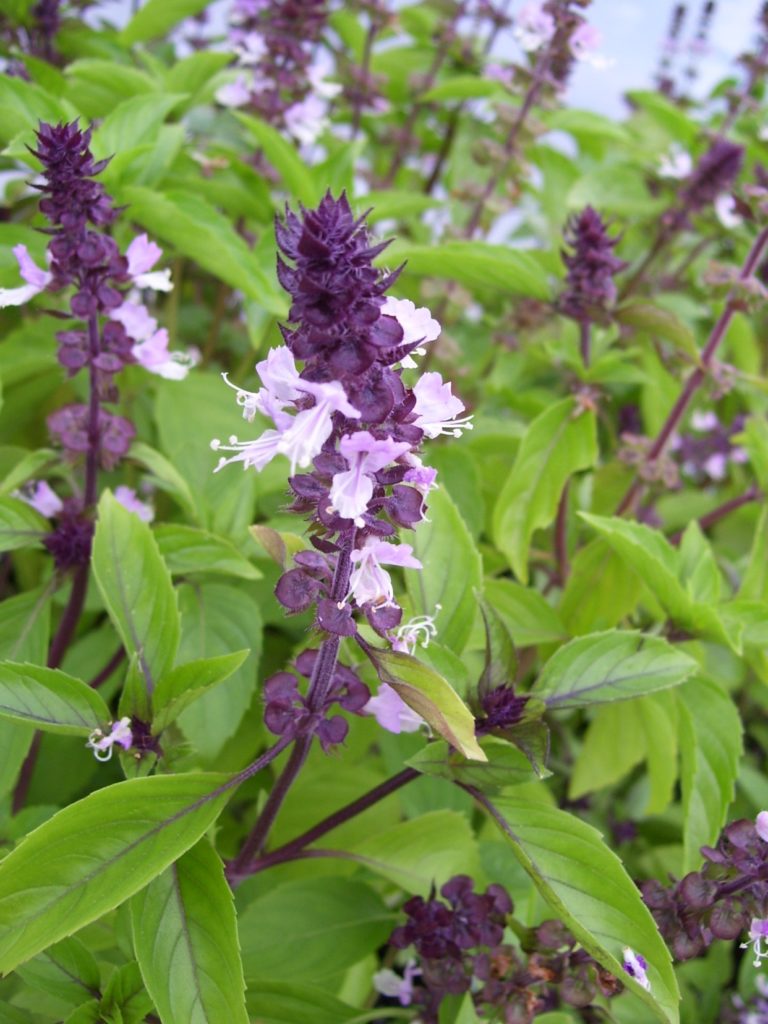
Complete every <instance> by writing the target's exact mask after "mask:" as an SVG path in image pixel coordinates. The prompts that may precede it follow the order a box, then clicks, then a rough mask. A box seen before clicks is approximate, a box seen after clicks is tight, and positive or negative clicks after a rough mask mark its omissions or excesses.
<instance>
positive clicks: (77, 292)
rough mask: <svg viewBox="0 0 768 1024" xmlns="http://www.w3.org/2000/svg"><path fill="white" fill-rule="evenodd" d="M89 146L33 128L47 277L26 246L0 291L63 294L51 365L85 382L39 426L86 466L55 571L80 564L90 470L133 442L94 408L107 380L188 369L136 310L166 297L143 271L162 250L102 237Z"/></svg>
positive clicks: (100, 196)
mask: <svg viewBox="0 0 768 1024" xmlns="http://www.w3.org/2000/svg"><path fill="white" fill-rule="evenodd" d="M90 140H91V130H90V129H88V130H86V131H82V130H81V129H80V128H79V127H78V124H77V122H76V121H75V122H72V123H71V124H58V125H50V124H45V123H41V125H40V128H39V130H38V132H37V148H36V149H35V150H33V151H32V152H33V153H34V155H35V156H36V157H37V159H38V160H39V161H40V163H41V164H42V174H43V183H42V184H40V185H36V186H35V187H36V188H38V189H39V191H40V192H41V193H42V196H43V198H42V199H41V200H40V210H41V212H42V213H43V214H44V215H45V217H46V218H47V220H48V221H49V222H50V224H51V225H52V226H51V228H49V229H48V231H47V234H48V235H49V236H50V241H49V244H48V250H47V260H48V267H47V269H46V270H43V269H42V268H41V267H39V266H37V264H36V263H35V262H34V260H33V259H32V257H31V256H30V254H29V252H28V250H27V248H26V246H24V245H18V246H16V247H15V248H14V250H13V252H14V255H15V257H16V260H17V262H18V264H19V270H20V273H21V277H22V279H23V280H24V282H25V284H24V285H22V286H20V287H18V288H10V289H0V307H4V306H17V305H21V304H22V303H25V302H27V301H29V300H30V299H31V298H33V297H34V296H35V295H37V294H39V293H41V292H49V293H57V292H61V291H64V290H70V292H71V295H70V299H69V311H68V313H63V312H57V313H56V315H57V316H59V317H61V318H63V319H70V320H72V321H73V323H72V324H71V326H68V327H67V328H66V329H65V330H62V331H59V332H58V333H57V335H56V340H57V342H58V360H59V362H60V364H61V365H62V366H63V367H64V369H65V370H66V372H67V374H68V376H70V377H71V376H74V375H75V374H77V373H78V372H79V371H80V370H82V369H83V368H87V369H88V373H89V376H90V386H91V399H90V401H89V402H88V403H87V404H86V403H74V404H72V405H67V406H65V407H63V408H61V409H58V410H56V411H55V412H53V413H51V415H50V416H49V417H48V421H47V423H48V429H49V431H50V434H51V436H52V437H53V438H54V439H55V440H56V441H57V442H58V443H59V444H60V445H61V447H62V448H63V450H64V453H65V455H66V457H67V458H68V459H70V460H71V461H75V460H77V459H79V458H81V457H82V456H83V455H85V456H86V461H87V460H88V459H91V461H92V463H93V467H92V469H91V471H90V473H89V472H86V489H85V493H84V494H83V496H82V498H72V499H69V500H67V501H65V502H63V503H62V507H61V508H58V509H54V510H53V513H52V514H55V515H57V517H58V522H57V525H56V528H55V529H54V531H53V533H52V534H51V535H50V536H49V537H47V538H46V541H45V543H46V546H47V547H48V549H49V550H50V551H51V552H52V554H53V555H54V558H55V561H56V565H57V567H58V568H59V569H66V568H70V567H72V566H75V565H81V564H83V563H84V562H85V561H87V559H88V554H89V551H90V539H91V535H92V532H93V527H92V524H91V523H90V522H89V521H88V518H87V516H84V515H83V513H84V512H85V511H87V508H88V507H89V506H90V505H92V504H93V502H94V500H95V497H96V495H95V492H94V487H95V467H96V466H97V465H100V466H101V467H102V468H103V469H112V468H114V466H115V465H117V463H118V462H119V461H120V459H121V458H122V457H123V456H124V455H125V454H126V453H127V451H128V449H129V447H130V444H131V441H132V440H133V437H134V435H135V429H134V427H133V424H132V423H130V422H129V421H128V420H126V419H125V418H124V417H122V416H118V415H115V414H114V413H112V412H109V411H107V410H106V409H105V408H103V405H102V403H104V402H114V401H116V399H117V389H116V387H115V384H114V378H115V375H116V374H117V373H119V372H120V371H121V370H122V369H123V368H124V367H125V366H126V365H128V364H130V363H139V364H140V365H142V366H144V367H145V368H146V369H148V370H150V372H152V373H156V374H159V375H161V376H164V377H171V378H175V379H180V378H181V377H183V376H184V375H186V373H187V371H188V369H189V366H190V364H191V359H190V358H189V357H188V356H186V355H182V354H179V353H169V351H168V335H167V332H165V331H164V330H158V329H157V322H156V321H155V320H153V319H152V318H151V317H150V315H149V311H148V310H147V308H146V307H145V306H143V305H142V304H141V303H140V301H139V296H140V289H145V288H148V289H154V290H162V291H167V290H169V289H170V288H171V284H170V280H169V277H170V272H169V271H152V267H153V266H154V265H155V263H156V262H157V260H158V259H159V258H160V256H161V255H162V250H161V249H160V248H159V247H158V246H157V245H155V244H154V243H152V242H150V241H149V239H148V238H147V236H146V235H139V236H138V237H137V238H135V239H133V241H132V242H131V243H130V245H129V246H128V248H127V250H126V252H125V254H123V253H121V252H120V249H119V248H118V246H117V243H116V242H115V241H114V239H113V238H112V237H111V236H110V235H109V234H107V233H106V230H105V229H107V228H108V227H109V226H110V225H111V224H112V223H113V222H114V221H115V219H116V218H117V216H118V211H117V210H115V208H114V206H113V204H112V199H111V198H110V196H109V195H108V194H107V192H106V191H105V189H104V186H103V185H102V184H101V183H100V182H99V181H97V180H96V177H97V175H98V174H99V173H100V172H101V171H102V170H103V169H104V167H105V166H106V164H107V161H106V160H99V161H97V160H95V159H94V157H93V155H92V153H91V150H90ZM129 289H132V291H131V292H130V295H129V296H128V299H127V298H126V293H127V292H128V290H129Z"/></svg>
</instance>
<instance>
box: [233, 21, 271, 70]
mask: <svg viewBox="0 0 768 1024" xmlns="http://www.w3.org/2000/svg"><path fill="white" fill-rule="evenodd" d="M238 31H239V36H238V39H237V42H236V44H235V53H236V54H237V57H238V60H239V62H240V63H241V64H242V65H243V66H244V67H249V66H252V65H254V64H258V63H259V61H260V60H261V58H262V57H263V56H264V55H265V54H266V52H267V44H266V43H265V42H264V37H263V36H262V35H261V34H260V33H259V32H243V31H242V30H238Z"/></svg>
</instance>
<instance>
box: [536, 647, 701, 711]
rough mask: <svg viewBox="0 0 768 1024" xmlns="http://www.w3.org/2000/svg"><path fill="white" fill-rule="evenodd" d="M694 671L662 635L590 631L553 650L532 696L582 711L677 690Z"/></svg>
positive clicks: (690, 662) (550, 704)
mask: <svg viewBox="0 0 768 1024" xmlns="http://www.w3.org/2000/svg"><path fill="white" fill-rule="evenodd" d="M696 668H697V664H696V662H695V661H694V660H693V658H689V657H688V655H687V654H683V652H682V651H679V650H677V648H675V647H673V646H672V645H671V644H669V643H668V642H667V641H666V640H663V639H662V638H661V637H657V636H644V635H643V634H642V633H636V632H619V631H615V632H609V633H593V634H592V635H591V636H581V637H578V638H577V639H576V640H571V641H570V643H567V644H565V646H563V647H561V648H560V649H559V650H558V651H556V652H555V654H553V656H552V657H551V658H550V659H549V661H548V662H547V663H546V665H545V666H544V669H543V671H542V672H541V674H540V675H539V677H538V679H537V680H536V682H535V683H534V684H533V687H532V688H531V693H532V694H534V695H535V696H537V697H541V698H542V700H544V701H545V702H546V704H547V706H548V707H549V708H551V709H553V708H557V709H562V708H582V707H587V706H588V705H590V704H603V703H606V702H610V701H617V700H631V699H632V698H633V697H640V696H642V695H643V694H646V693H654V692H655V691H656V690H666V689H668V688H669V687H670V686H679V685H680V683H683V682H685V680H686V679H688V678H689V676H691V675H692V674H693V673H694V672H695V671H696Z"/></svg>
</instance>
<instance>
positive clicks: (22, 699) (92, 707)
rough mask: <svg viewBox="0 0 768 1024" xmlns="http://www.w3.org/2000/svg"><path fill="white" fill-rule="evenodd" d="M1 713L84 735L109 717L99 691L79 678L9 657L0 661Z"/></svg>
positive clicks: (47, 730)
mask: <svg viewBox="0 0 768 1024" xmlns="http://www.w3.org/2000/svg"><path fill="white" fill-rule="evenodd" d="M0 715H3V716H4V717H6V718H13V719H17V720H19V721H22V722H25V723H28V724H30V725H34V726H36V728H38V729H43V730H44V731H45V732H60V733H67V734H69V735H71V736H87V735H88V734H89V733H91V732H93V730H94V729H98V728H99V727H103V726H104V725H105V724H106V723H107V722H109V721H110V720H111V717H112V716H111V715H110V711H109V708H108V707H107V705H106V704H105V703H104V701H103V700H102V698H101V697H100V696H99V694H98V693H96V691H95V690H92V689H91V687H90V686H88V684H87V683H84V682H82V681H81V680H80V679H75V678H74V677H73V676H69V675H67V674H66V672H61V671H59V669H52V668H41V667H40V666H38V665H28V664H21V665H18V664H14V663H13V662H10V661H5V662H2V663H0Z"/></svg>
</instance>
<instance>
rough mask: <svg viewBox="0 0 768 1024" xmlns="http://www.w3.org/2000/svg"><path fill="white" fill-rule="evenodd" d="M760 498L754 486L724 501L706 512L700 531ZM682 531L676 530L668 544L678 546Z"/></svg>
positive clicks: (700, 520) (757, 489) (700, 523)
mask: <svg viewBox="0 0 768 1024" xmlns="http://www.w3.org/2000/svg"><path fill="white" fill-rule="evenodd" d="M759 497H760V490H759V488H757V487H755V486H754V485H753V486H752V487H750V488H749V490H747V491H745V492H744V494H739V495H738V496H737V497H735V498H730V499H729V500H728V501H724V502H723V504H722V505H718V506H717V508H713V509H712V511H711V512H707V514H706V515H703V516H702V517H701V519H699V526H700V527H701V528H702V530H708V529H709V528H710V527H711V526H714V525H715V524H716V523H719V522H720V520H721V519H725V517H726V516H729V515H730V514H731V512H735V511H736V509H739V508H741V507H742V506H743V505H749V503H750V502H752V501H757V499H758V498H759ZM683 533H684V531H683V530H678V531H677V532H676V533H673V534H672V535H671V537H670V538H669V540H670V543H672V544H679V543H680V541H681V540H682V538H683Z"/></svg>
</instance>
